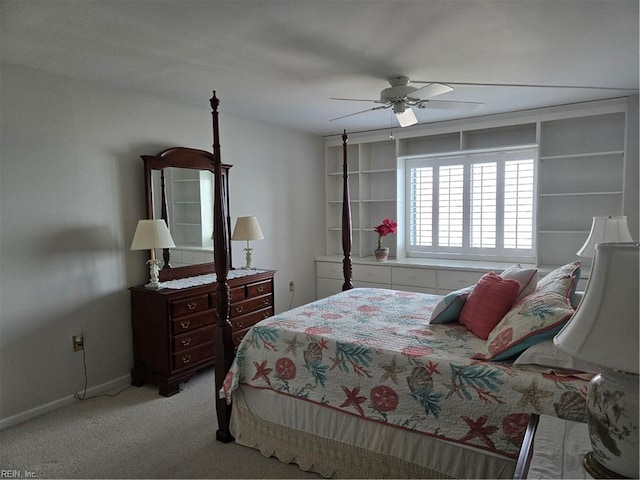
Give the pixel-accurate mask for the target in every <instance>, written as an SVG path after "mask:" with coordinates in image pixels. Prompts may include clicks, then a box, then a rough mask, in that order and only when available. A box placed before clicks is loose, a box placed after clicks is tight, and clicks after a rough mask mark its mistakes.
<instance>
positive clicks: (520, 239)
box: [405, 146, 538, 261]
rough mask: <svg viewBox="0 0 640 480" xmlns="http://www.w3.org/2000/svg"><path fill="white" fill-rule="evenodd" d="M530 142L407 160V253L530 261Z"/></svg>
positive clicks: (532, 192) (533, 151) (532, 197)
mask: <svg viewBox="0 0 640 480" xmlns="http://www.w3.org/2000/svg"><path fill="white" fill-rule="evenodd" d="M537 154H538V152H537V149H536V148H532V147H531V146H527V147H522V148H511V149H508V150H506V149H501V150H492V151H487V150H484V151H475V152H473V151H470V152H456V153H452V154H444V155H443V154H440V155H430V156H424V157H419V158H412V159H409V160H407V164H406V190H405V191H406V205H407V212H406V213H407V222H406V225H407V239H408V244H407V254H408V255H409V256H443V257H449V258H464V259H482V258H487V257H490V258H492V259H494V260H515V261H533V259H534V257H535V241H534V231H535V230H534V228H535V222H534V206H535V205H534V200H535V165H536V158H537Z"/></svg>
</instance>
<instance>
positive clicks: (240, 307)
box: [236, 305, 242, 313]
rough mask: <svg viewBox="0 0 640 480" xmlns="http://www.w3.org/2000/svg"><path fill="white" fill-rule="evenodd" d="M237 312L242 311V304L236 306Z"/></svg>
mask: <svg viewBox="0 0 640 480" xmlns="http://www.w3.org/2000/svg"><path fill="white" fill-rule="evenodd" d="M236 313H242V305H239V306H237V307H236Z"/></svg>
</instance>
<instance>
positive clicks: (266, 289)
mask: <svg viewBox="0 0 640 480" xmlns="http://www.w3.org/2000/svg"><path fill="white" fill-rule="evenodd" d="M272 290H273V287H272V286H271V281H269V280H267V281H266V282H258V283H250V284H249V285H247V298H254V297H259V296H260V295H266V294H267V293H271V291H272Z"/></svg>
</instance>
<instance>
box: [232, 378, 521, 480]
mask: <svg viewBox="0 0 640 480" xmlns="http://www.w3.org/2000/svg"><path fill="white" fill-rule="evenodd" d="M231 433H232V434H233V436H234V437H235V439H236V442H237V443H238V444H240V445H245V446H248V447H251V448H255V449H257V450H260V452H262V454H263V455H265V456H275V457H276V458H278V459H279V460H280V461H282V462H285V463H295V464H297V465H299V466H300V468H301V469H303V470H305V471H312V472H317V473H319V474H320V475H322V476H323V477H327V478H329V477H334V478H513V472H514V469H515V460H512V459H509V458H506V457H502V456H498V455H494V454H492V453H488V452H484V451H480V450H476V449H472V448H469V447H466V446H461V445H457V444H454V443H450V442H446V441H442V440H437V439H434V438H431V437H428V436H425V435H421V434H417V433H414V432H411V431H407V430H404V429H400V428H394V427H390V426H387V425H383V424H380V423H376V422H371V421H361V420H360V419H358V418H357V417H355V416H352V415H347V414H344V413H342V412H339V411H336V410H333V409H329V408H323V407H321V406H319V405H316V404H313V403H311V402H305V401H301V400H296V399H294V398H290V397H287V396H284V395H279V394H277V393H275V392H272V391H270V390H258V389H253V388H248V387H244V386H242V387H241V388H240V389H239V390H238V391H237V392H236V393H235V394H234V398H233V409H232V413H231Z"/></svg>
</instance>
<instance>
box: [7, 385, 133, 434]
mask: <svg viewBox="0 0 640 480" xmlns="http://www.w3.org/2000/svg"><path fill="white" fill-rule="evenodd" d="M130 383H131V377H130V376H129V375H124V376H122V377H119V378H116V379H115V380H111V381H109V382H105V383H103V384H100V385H96V386H95V387H91V388H88V389H87V395H86V397H87V398H89V397H93V396H94V395H101V394H103V393H107V392H109V391H111V390H114V389H116V388H118V387H124V386H126V385H129V384H130ZM78 401H79V400H78V399H77V398H75V397H74V396H73V395H69V396H68V397H63V398H60V399H58V400H54V401H53V402H50V403H47V404H45V405H40V406H39V407H36V408H32V409H31V410H27V411H25V412H21V413H18V414H16V415H12V416H11V417H7V418H3V419H2V420H0V430H4V429H5V428H9V427H12V426H14V425H17V424H19V423H22V422H25V421H27V420H30V419H32V418H35V417H38V416H40V415H43V414H45V413H48V412H52V411H54V410H57V409H59V408H61V407H65V406H67V405H71V404H72V403H74V402H78Z"/></svg>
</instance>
